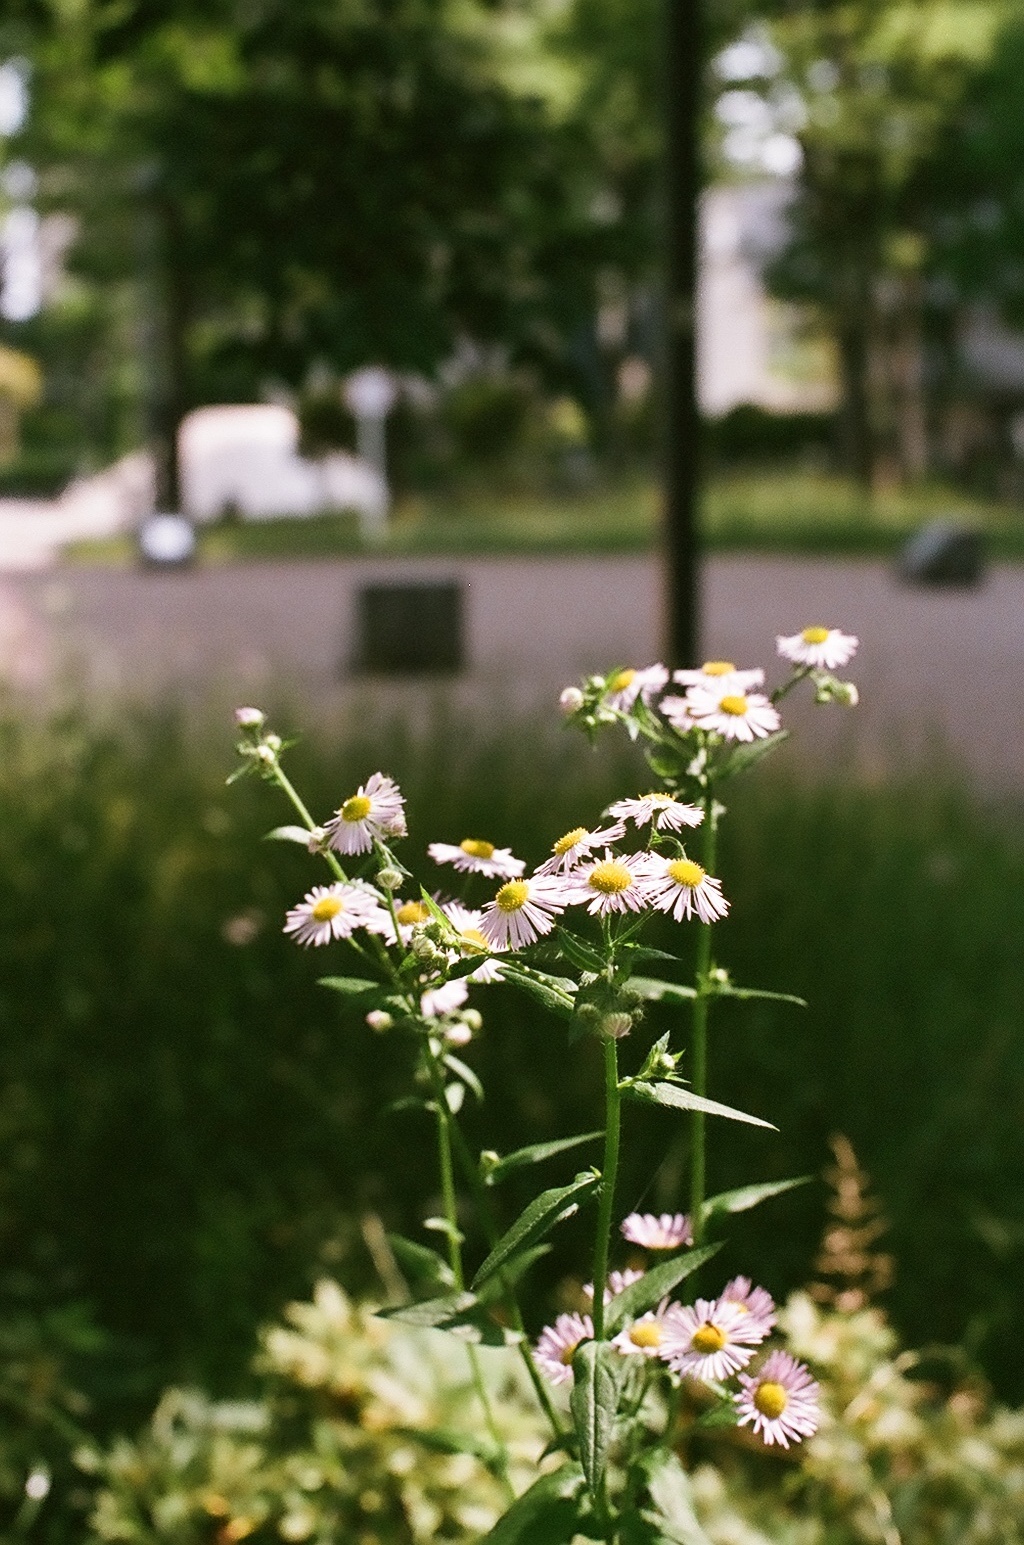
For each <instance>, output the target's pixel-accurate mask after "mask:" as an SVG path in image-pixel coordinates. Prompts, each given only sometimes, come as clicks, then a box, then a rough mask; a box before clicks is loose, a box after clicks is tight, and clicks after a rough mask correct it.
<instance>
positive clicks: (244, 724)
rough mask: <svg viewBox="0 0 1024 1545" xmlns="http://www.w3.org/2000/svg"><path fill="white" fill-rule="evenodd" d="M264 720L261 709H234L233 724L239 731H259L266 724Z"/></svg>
mask: <svg viewBox="0 0 1024 1545" xmlns="http://www.w3.org/2000/svg"><path fill="white" fill-rule="evenodd" d="M266 718H267V716H266V714H265V713H264V712H263V710H262V709H261V708H236V709H235V723H236V724H237V725H238V728H239V729H240V730H260V729H262V728H263V725H264V724H265V723H266Z"/></svg>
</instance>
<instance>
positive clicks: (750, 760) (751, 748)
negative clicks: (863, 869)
mask: <svg viewBox="0 0 1024 1545" xmlns="http://www.w3.org/2000/svg"><path fill="white" fill-rule="evenodd" d="M788 739H789V731H788V730H776V731H775V733H774V735H765V736H763V737H762V738H761V739H760V740H748V741H747V742H746V743H745V744H743V745H741V746H737V747H736V749H735V750H734V751H733V752H732V754H731V755H730V756H728V757H726V758H725V759H724V761H722V762H720V763H719V764H718V771H717V774H716V776H717V777H719V778H732V777H734V776H735V774H736V773H740V772H746V771H747V768H748V767H753V766H754V765H755V764H756V763H757V762H761V761H763V760H764V758H765V757H766V756H771V754H772V752H773V751H777V750H778V749H779V747H780V746H781V745H782V744H783V742H784V741H787V740H788Z"/></svg>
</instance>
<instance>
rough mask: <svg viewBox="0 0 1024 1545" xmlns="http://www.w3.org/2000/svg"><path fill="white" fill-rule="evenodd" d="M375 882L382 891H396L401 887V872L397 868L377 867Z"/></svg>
mask: <svg viewBox="0 0 1024 1545" xmlns="http://www.w3.org/2000/svg"><path fill="white" fill-rule="evenodd" d="M377 884H378V885H379V886H380V888H381V890H382V891H396V890H398V889H399V888H400V887H401V884H402V874H401V870H399V869H389V868H384V869H378V871H377Z"/></svg>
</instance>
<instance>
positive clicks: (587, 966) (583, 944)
mask: <svg viewBox="0 0 1024 1545" xmlns="http://www.w3.org/2000/svg"><path fill="white" fill-rule="evenodd" d="M555 937H556V939H557V940H558V941H559V943H560V944H561V946H562V951H563V953H564V954H565V955H566V957H567V958H568V959H569V960H571V961H572V963H573V965H574V966H576V967H578V968H579V970H580V971H593V972H595V973H598V974H599V973H600V972H602V971H603V970H604V967H605V963H604V961H603V960H602V958H601V956H600V955H599V954H598V952H597V950H596V949H594V947H593V945H592V944H588V943H587V941H586V939H581V938H579V937H578V936H577V935H576V934H574V933H570V932H569V930H568V928H556V929H555Z"/></svg>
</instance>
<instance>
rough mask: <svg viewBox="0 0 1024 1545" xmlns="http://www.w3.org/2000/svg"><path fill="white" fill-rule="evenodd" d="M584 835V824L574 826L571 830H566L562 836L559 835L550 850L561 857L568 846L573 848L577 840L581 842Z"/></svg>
mask: <svg viewBox="0 0 1024 1545" xmlns="http://www.w3.org/2000/svg"><path fill="white" fill-rule="evenodd" d="M586 835H587V828H586V827H585V826H574V827H573V829H572V831H571V832H566V834H565V836H564V837H559V839H558V841H557V842H556V843H555V844H554V846H553V847H552V849H551V851H552V853H554V854H556V855H557V857H559V858H561V857H562V855H563V854H565V853H568V851H569V849H570V848H574V847H575V846H576V844H577V842H582V841H583V838H584V837H585V836H586Z"/></svg>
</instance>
